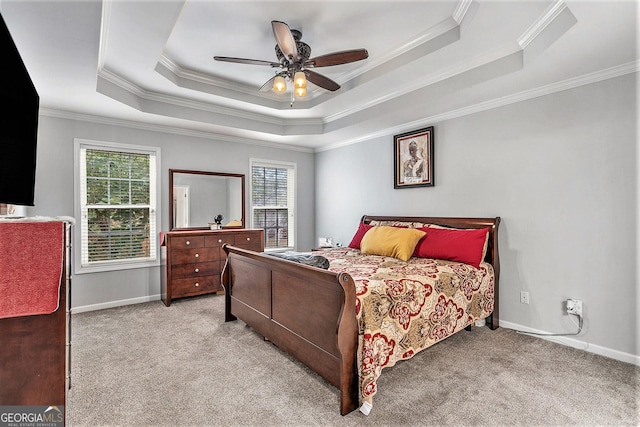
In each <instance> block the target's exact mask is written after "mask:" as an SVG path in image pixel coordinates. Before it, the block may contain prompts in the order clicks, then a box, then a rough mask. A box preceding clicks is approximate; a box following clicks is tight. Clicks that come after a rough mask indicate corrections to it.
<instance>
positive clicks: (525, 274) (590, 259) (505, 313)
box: [316, 75, 640, 360]
mask: <svg viewBox="0 0 640 427" xmlns="http://www.w3.org/2000/svg"><path fill="white" fill-rule="evenodd" d="M636 77H637V76H636V75H627V76H624V77H619V78H616V79H612V80H608V81H604V82H600V83H597V84H592V85H588V86H583V87H580V88H577V89H572V90H568V91H564V92H560V93H556V94H552V95H547V96H544V97H540V98H536V99H532V100H528V101H524V102H520V103H517V104H513V105H508V106H505V107H501V108H496V109H493V110H490V111H485V112H482V113H477V114H473V115H469V116H465V117H461V118H458V119H452V120H448V121H443V122H439V123H425V124H424V125H425V126H426V125H434V126H435V187H431V188H410V189H407V188H405V189H399V190H394V188H393V135H388V136H386V137H381V138H377V139H373V140H370V141H366V142H362V143H359V144H356V145H351V146H346V147H342V148H339V149H334V150H330V151H325V152H320V153H318V154H316V206H317V209H316V231H317V233H318V235H319V236H332V237H333V238H334V242H343V243H344V244H348V243H349V241H350V239H351V237H352V236H353V233H354V232H355V230H356V225H357V222H358V220H359V218H360V217H361V216H362V215H363V214H386V215H396V214H403V215H432V216H481V217H483V216H490V217H493V216H500V217H502V220H503V222H502V224H501V226H500V230H499V232H500V258H501V267H502V273H501V278H500V315H501V320H503V321H506V322H507V324H509V323H510V324H511V325H512V326H523V327H527V328H532V329H535V330H540V331H546V332H575V331H576V330H577V328H576V326H575V325H574V324H573V323H572V322H571V318H570V317H569V316H568V315H566V314H565V313H564V311H563V301H564V300H566V299H567V298H576V299H581V300H582V301H583V303H584V315H585V328H586V332H585V333H584V334H582V335H581V336H579V337H577V338H576V340H579V341H582V344H584V345H583V347H587V346H591V349H593V348H594V347H598V346H599V347H602V348H605V349H609V350H613V351H614V352H622V353H625V354H627V355H639V354H640V351H639V350H638V347H637V336H638V335H637V334H638V331H637V323H638V318H637V307H636V303H637V292H638V287H637V279H636V277H635V274H636V270H635V267H636V265H635V264H636V260H637V253H636V246H635V245H636V242H635V238H636V231H637V230H636V227H637V211H636V207H637V204H636V198H637V195H638V188H637V181H636V173H637V172H636V171H637V164H636V159H637V153H636V150H637V139H636V138H637V135H636V118H637V110H636V98H635V93H636V82H635V79H636ZM416 128H417V127H416ZM412 129H415V128H412ZM412 129H406V130H407V131H410V130H412ZM398 133H399V132H398ZM520 291H527V292H529V294H530V304H529V305H524V304H520V301H519V294H520ZM596 352H598V351H596ZM623 356H624V355H623ZM623 358H624V357H623ZM636 360H638V359H636Z"/></svg>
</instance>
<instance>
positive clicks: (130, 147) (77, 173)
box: [73, 138, 162, 274]
mask: <svg viewBox="0 0 640 427" xmlns="http://www.w3.org/2000/svg"><path fill="white" fill-rule="evenodd" d="M83 149H94V150H101V151H119V152H126V153H133V154H148V155H152V156H155V162H153V161H152V163H153V164H152V165H150V167H151V168H152V171H151V173H153V172H154V170H153V169H155V203H153V201H152V202H151V204H150V206H151V207H150V209H151V212H150V214H154V215H155V233H151V236H150V245H151V248H152V249H153V251H154V252H155V256H154V257H151V258H144V259H140V260H138V259H135V258H134V259H126V260H110V261H100V262H96V263H92V264H89V265H83V264H82V259H83V251H85V250H86V248H85V247H83V242H82V240H83V236H82V230H83V220H84V219H83V218H82V208H83V205H82V201H81V200H80V198H81V197H82V194H81V186H80V184H81V183H80V179H81V178H82V177H81V173H82V172H81V169H80V166H81V165H80V161H81V158H82V157H81V151H82V150H83ZM160 166H161V149H160V147H154V146H148V145H134V144H122V143H116V142H106V141H94V140H88V139H80V138H74V179H73V183H74V194H73V196H74V197H73V199H74V216H75V218H76V221H77V223H78V224H77V226H76V230H77V231H76V232H75V233H74V245H75V247H76V248H79V250H76V251H74V253H75V255H74V273H75V274H84V273H97V272H105V271H117V270H129V269H133V268H147V267H157V266H159V265H160V247H159V239H158V238H157V235H158V232H159V230H160V229H161V224H162V222H161V221H162V215H161V211H160V209H159V208H160V206H161V205H162V204H161V188H160V187H161V176H160ZM150 184H151V187H152V188H150V192H151V191H154V189H153V186H154V183H153V182H151V183H150ZM151 196H152V200H153V194H151Z"/></svg>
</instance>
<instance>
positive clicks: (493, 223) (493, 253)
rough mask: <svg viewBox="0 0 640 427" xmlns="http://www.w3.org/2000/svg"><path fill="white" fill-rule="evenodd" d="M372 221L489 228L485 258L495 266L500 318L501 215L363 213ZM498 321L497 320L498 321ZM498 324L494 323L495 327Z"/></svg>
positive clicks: (367, 222) (496, 293)
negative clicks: (377, 214)
mask: <svg viewBox="0 0 640 427" xmlns="http://www.w3.org/2000/svg"><path fill="white" fill-rule="evenodd" d="M371 221H402V222H422V223H425V224H436V225H440V226H443V227H451V228H488V229H489V241H488V245H487V254H486V256H485V258H484V260H485V261H486V262H488V263H489V264H491V265H492V266H493V271H494V274H495V286H494V292H495V296H494V298H495V299H494V303H495V304H494V305H495V306H494V313H495V315H496V317H495V318H496V319H497V318H498V309H499V304H498V295H499V294H498V289H499V288H498V282H499V279H500V254H499V252H498V226H499V225H500V217H495V218H456V217H427V216H374V215H363V216H362V222H364V223H365V224H369V223H370V222H371ZM496 323H497V322H496ZM497 326H498V325H492V329H495V328H496V327H497Z"/></svg>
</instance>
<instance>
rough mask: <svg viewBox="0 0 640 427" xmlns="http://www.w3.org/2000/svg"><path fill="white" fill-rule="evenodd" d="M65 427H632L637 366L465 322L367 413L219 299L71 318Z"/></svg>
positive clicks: (381, 393)
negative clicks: (351, 406) (232, 317)
mask: <svg viewBox="0 0 640 427" xmlns="http://www.w3.org/2000/svg"><path fill="white" fill-rule="evenodd" d="M71 349H72V352H71V354H72V365H71V369H72V370H71V384H72V387H71V390H70V391H69V394H68V402H67V425H69V426H242V425H244V426H253V425H255V426H258V425H260V426H361V425H362V426H368V425H372V426H566V425H580V426H637V425H639V424H640V415H639V413H638V411H639V408H640V391H639V382H640V367H638V366H635V365H631V364H627V363H623V362H620V361H616V360H613V359H608V358H605V357H602V356H598V355H595V354H592V353H587V352H584V351H581V350H577V349H574V348H570V347H566V346H563V345H560V344H556V343H553V342H550V341H547V340H543V339H540V338H535V337H531V336H527V335H522V334H518V333H516V332H515V331H513V330H509V329H504V328H499V329H497V330H495V331H491V330H490V329H489V328H486V327H474V328H472V330H471V331H461V332H460V333H458V334H456V335H454V336H452V337H449V338H447V339H446V340H444V341H443V342H441V343H439V344H436V345H435V346H432V347H431V348H429V349H427V350H425V351H423V352H421V353H419V354H418V355H416V356H415V357H414V358H413V359H411V360H408V361H403V362H400V363H398V364H397V365H396V366H394V367H392V368H388V369H385V370H384V371H383V374H382V376H381V377H380V380H379V382H378V393H377V394H376V396H375V397H374V401H373V402H374V404H373V409H372V411H371V413H370V414H369V415H368V416H365V415H363V414H362V413H360V412H359V411H354V412H352V413H350V414H348V415H346V416H341V415H340V413H339V407H338V391H337V389H335V388H334V387H332V386H331V385H329V384H328V383H326V382H325V381H324V380H323V379H322V378H321V377H319V376H318V375H316V374H315V373H313V372H312V371H310V370H309V369H307V368H306V367H305V366H304V365H302V364H300V363H298V362H297V361H295V360H293V359H292V358H290V357H289V356H288V355H287V354H285V353H283V352H282V351H280V350H279V349H278V348H277V347H275V346H274V345H273V344H271V343H269V342H266V341H264V340H263V339H261V337H260V336H258V335H257V334H256V333H255V332H254V331H253V330H252V329H251V328H249V327H247V326H246V325H245V324H244V323H243V322H241V321H235V322H228V323H225V322H224V297H223V296H218V295H211V296H205V297H197V298H187V299H181V300H177V301H174V302H172V304H171V307H165V306H164V304H162V302H160V301H154V302H149V303H144V304H138V305H131V306H124V307H118V308H113V309H107V310H100V311H94V312H87V313H79V314H74V315H73V318H72V347H71Z"/></svg>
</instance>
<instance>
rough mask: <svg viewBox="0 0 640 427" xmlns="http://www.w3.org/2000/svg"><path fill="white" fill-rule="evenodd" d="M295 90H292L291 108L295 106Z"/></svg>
mask: <svg viewBox="0 0 640 427" xmlns="http://www.w3.org/2000/svg"><path fill="white" fill-rule="evenodd" d="M293 92H294V91H293V90H292V91H291V105H290V107H291V108H293V101H295V100H296V97H295V94H294V93H293Z"/></svg>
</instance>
